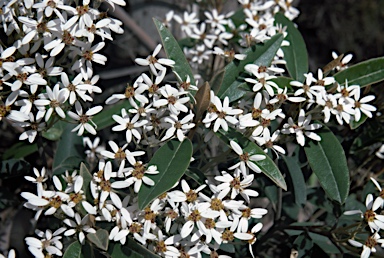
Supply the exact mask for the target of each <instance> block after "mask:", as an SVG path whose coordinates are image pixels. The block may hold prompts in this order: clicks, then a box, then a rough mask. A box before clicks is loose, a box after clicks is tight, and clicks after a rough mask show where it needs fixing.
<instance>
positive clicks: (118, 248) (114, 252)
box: [108, 243, 145, 258]
mask: <svg viewBox="0 0 384 258" xmlns="http://www.w3.org/2000/svg"><path fill="white" fill-rule="evenodd" d="M109 246H110V248H109V249H108V254H110V257H112V258H127V257H128V258H145V257H144V256H143V255H141V254H139V253H137V252H135V251H133V250H132V249H130V248H129V247H127V246H122V245H121V244H120V243H117V244H110V245H109Z"/></svg>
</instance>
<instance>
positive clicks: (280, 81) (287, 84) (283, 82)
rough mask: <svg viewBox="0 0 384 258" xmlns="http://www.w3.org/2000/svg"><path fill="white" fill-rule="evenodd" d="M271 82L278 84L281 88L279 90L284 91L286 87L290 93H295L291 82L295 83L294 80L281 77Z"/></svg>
mask: <svg viewBox="0 0 384 258" xmlns="http://www.w3.org/2000/svg"><path fill="white" fill-rule="evenodd" d="M271 81H273V82H274V83H276V84H277V86H279V88H281V89H284V88H285V87H287V89H288V90H287V91H288V92H293V89H292V86H291V84H290V82H291V81H293V79H292V78H290V77H285V76H279V77H276V78H273V79H271Z"/></svg>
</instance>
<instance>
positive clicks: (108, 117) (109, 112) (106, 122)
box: [92, 100, 132, 130]
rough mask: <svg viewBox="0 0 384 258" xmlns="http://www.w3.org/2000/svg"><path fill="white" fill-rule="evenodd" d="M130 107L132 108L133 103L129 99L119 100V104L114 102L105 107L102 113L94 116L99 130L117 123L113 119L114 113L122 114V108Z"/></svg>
mask: <svg viewBox="0 0 384 258" xmlns="http://www.w3.org/2000/svg"><path fill="white" fill-rule="evenodd" d="M122 108H125V109H127V110H128V109H130V108H132V106H131V104H130V103H129V101H128V100H122V101H119V102H118V103H117V104H114V105H112V106H110V107H108V108H104V109H103V110H102V111H101V112H100V113H98V114H97V115H95V116H94V117H93V118H92V121H93V122H94V123H95V124H96V125H97V128H96V129H97V130H101V129H104V128H106V127H108V126H111V125H113V124H115V123H116V121H115V120H113V118H112V116H113V115H121V109H122Z"/></svg>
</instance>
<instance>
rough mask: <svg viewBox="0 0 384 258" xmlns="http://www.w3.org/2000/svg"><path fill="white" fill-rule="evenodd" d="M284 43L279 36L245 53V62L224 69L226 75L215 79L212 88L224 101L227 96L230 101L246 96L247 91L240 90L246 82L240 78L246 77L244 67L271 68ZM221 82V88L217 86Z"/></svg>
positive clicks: (232, 63)
mask: <svg viewBox="0 0 384 258" xmlns="http://www.w3.org/2000/svg"><path fill="white" fill-rule="evenodd" d="M282 41H283V35H282V34H277V35H275V36H273V37H272V38H271V39H269V40H268V41H267V42H265V43H264V44H257V45H256V46H252V47H250V48H248V49H246V50H245V51H244V54H245V55H247V57H246V58H245V59H244V60H241V61H239V60H233V61H232V62H230V63H229V64H228V65H227V66H226V67H225V68H224V72H223V73H224V74H223V77H222V79H221V75H218V77H217V78H215V77H214V79H215V82H212V83H211V85H212V88H213V89H215V91H216V92H217V93H216V95H217V96H218V97H219V98H221V99H224V98H225V97H226V96H228V97H229V100H230V101H235V100H238V99H240V98H241V97H242V96H244V95H245V93H246V91H239V90H238V88H239V86H240V85H241V84H243V83H244V80H243V79H241V78H240V77H245V76H246V74H245V73H244V67H245V65H247V64H251V63H253V64H256V65H263V66H269V65H270V64H271V61H272V60H273V58H274V57H275V55H276V52H277V50H278V49H279V48H280V46H281V42H282ZM219 82H220V84H221V85H220V86H218V85H217V84H218V83H219Z"/></svg>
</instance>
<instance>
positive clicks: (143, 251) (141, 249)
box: [125, 237, 160, 258]
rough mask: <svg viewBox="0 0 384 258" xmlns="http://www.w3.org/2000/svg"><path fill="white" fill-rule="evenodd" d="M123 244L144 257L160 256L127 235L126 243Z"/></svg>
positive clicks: (157, 257)
mask: <svg viewBox="0 0 384 258" xmlns="http://www.w3.org/2000/svg"><path fill="white" fill-rule="evenodd" d="M125 245H126V246H127V247H129V249H130V250H133V251H135V252H136V253H138V254H140V255H142V256H143V257H145V258H160V256H159V255H157V254H155V253H153V252H151V251H149V250H148V248H146V247H145V246H143V245H141V244H139V243H137V242H136V241H135V240H134V239H132V238H131V237H127V243H126V244H125Z"/></svg>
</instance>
